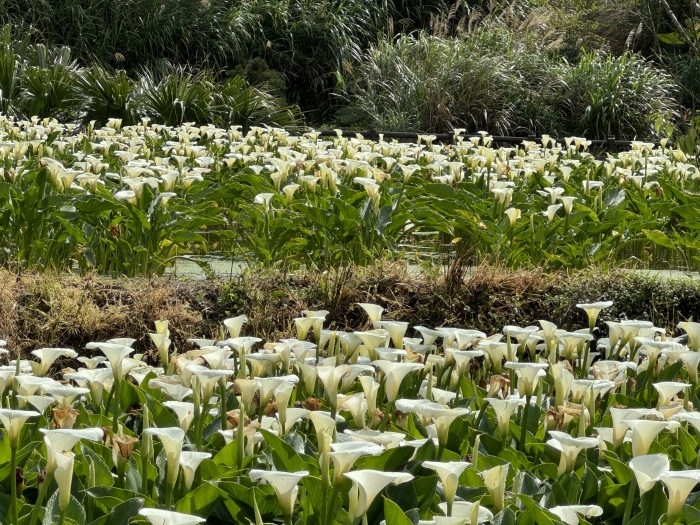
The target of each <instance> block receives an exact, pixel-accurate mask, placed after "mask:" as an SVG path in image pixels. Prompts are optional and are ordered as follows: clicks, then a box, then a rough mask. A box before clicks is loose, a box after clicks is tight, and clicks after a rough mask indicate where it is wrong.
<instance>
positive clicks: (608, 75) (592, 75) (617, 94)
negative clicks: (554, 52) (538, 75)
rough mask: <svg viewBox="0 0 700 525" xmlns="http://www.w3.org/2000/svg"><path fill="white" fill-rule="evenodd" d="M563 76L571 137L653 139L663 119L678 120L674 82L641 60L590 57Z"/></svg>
mask: <svg viewBox="0 0 700 525" xmlns="http://www.w3.org/2000/svg"><path fill="white" fill-rule="evenodd" d="M560 74H561V76H562V78H563V81H564V85H565V86H566V88H565V89H564V90H563V91H562V92H561V93H560V97H561V98H560V103H561V105H562V107H564V108H566V116H567V122H569V123H570V125H571V128H570V129H569V130H568V131H569V133H571V134H574V135H579V136H585V137H588V138H592V139H596V138H605V137H609V136H615V137H618V138H640V139H641V138H650V137H653V136H654V127H653V124H654V121H655V120H656V118H657V117H658V116H659V115H664V116H667V115H675V114H676V113H677V110H676V102H675V100H674V99H673V95H674V89H675V86H674V84H673V82H672V80H671V77H670V76H669V75H668V74H666V73H664V72H663V71H662V70H660V69H659V68H657V67H654V66H653V65H652V64H650V63H649V62H647V61H646V60H644V59H643V58H642V57H640V56H638V55H634V54H631V53H625V54H624V55H622V56H620V57H612V56H608V55H602V54H600V53H592V52H591V53H585V54H584V55H583V56H582V57H581V60H579V62H578V63H577V64H575V65H573V66H571V65H569V64H567V63H564V64H563V65H562V66H561V67H560Z"/></svg>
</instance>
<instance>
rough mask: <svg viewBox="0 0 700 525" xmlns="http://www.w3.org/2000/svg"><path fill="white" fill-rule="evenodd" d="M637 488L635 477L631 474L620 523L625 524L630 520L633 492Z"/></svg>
mask: <svg viewBox="0 0 700 525" xmlns="http://www.w3.org/2000/svg"><path fill="white" fill-rule="evenodd" d="M636 490H637V478H636V477H635V476H632V479H631V480H630V489H629V492H628V493H627V503H626V504H625V514H624V516H623V518H622V525H627V523H628V522H629V520H630V514H631V513H632V502H633V501H634V493H635V491H636Z"/></svg>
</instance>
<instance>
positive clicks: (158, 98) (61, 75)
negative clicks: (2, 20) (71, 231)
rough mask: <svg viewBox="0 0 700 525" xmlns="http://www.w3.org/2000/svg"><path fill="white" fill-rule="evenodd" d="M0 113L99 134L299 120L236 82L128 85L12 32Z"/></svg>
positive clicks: (161, 74)
mask: <svg viewBox="0 0 700 525" xmlns="http://www.w3.org/2000/svg"><path fill="white" fill-rule="evenodd" d="M0 113H2V114H3V115H5V116H12V117H17V118H23V119H30V118H40V119H43V118H49V117H51V118H56V119H58V120H60V121H61V122H68V123H73V124H77V123H79V122H82V123H88V122H91V121H95V122H96V123H97V124H98V125H99V126H102V125H105V124H106V123H107V122H108V121H109V119H111V118H114V119H120V120H121V121H122V122H123V123H124V125H131V124H135V123H138V122H139V121H140V120H141V118H149V119H151V120H152V121H153V122H158V123H162V124H168V125H179V124H182V123H183V122H195V123H198V124H209V123H212V122H213V123H216V124H218V125H220V126H224V127H228V126H231V125H240V126H243V127H244V128H245V129H246V130H247V129H248V128H249V127H250V126H251V125H262V124H274V125H278V126H285V125H290V124H294V123H296V122H298V121H299V119H300V113H299V110H298V108H296V107H295V106H287V105H285V104H284V103H282V102H281V101H280V100H279V99H278V98H276V97H275V96H273V95H272V94H270V93H267V92H265V91H264V90H261V89H259V88H256V87H253V86H251V85H249V84H248V82H247V81H246V80H245V79H244V78H243V77H241V76H233V77H231V78H228V79H225V80H222V81H216V80H215V79H214V76H213V75H212V74H211V73H208V72H206V71H205V72H202V73H199V74H194V73H191V72H188V71H187V70H185V69H184V68H181V67H172V66H168V65H165V66H163V67H160V68H152V69H148V68H142V69H141V70H140V72H139V73H138V74H137V75H136V76H135V79H132V77H130V76H128V75H127V73H126V72H125V71H124V70H112V69H110V68H108V67H105V66H102V65H100V64H94V65H91V66H89V67H83V66H81V65H80V64H79V63H78V62H77V61H76V60H75V59H74V58H73V56H72V52H71V49H70V48H69V47H51V46H47V45H45V44H33V43H32V42H31V40H30V37H29V35H25V37H24V38H23V39H21V40H17V39H14V38H13V36H12V31H11V28H10V26H4V28H3V31H2V34H1V35H0Z"/></svg>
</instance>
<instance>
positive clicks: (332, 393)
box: [316, 365, 350, 410]
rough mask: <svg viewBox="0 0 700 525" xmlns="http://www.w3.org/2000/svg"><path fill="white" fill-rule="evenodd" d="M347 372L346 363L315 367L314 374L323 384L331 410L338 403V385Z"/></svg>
mask: <svg viewBox="0 0 700 525" xmlns="http://www.w3.org/2000/svg"><path fill="white" fill-rule="evenodd" d="M349 374H350V367H349V366H348V365H340V366H317V367H316V375H317V376H318V378H319V379H320V380H321V383H322V384H323V389H324V390H325V392H326V395H327V396H328V401H329V402H330V404H331V407H333V410H335V409H336V408H337V405H338V387H339V386H340V381H341V380H342V379H343V377H345V376H346V375H349Z"/></svg>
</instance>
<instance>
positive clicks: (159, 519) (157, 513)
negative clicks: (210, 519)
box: [139, 508, 206, 525]
mask: <svg viewBox="0 0 700 525" xmlns="http://www.w3.org/2000/svg"><path fill="white" fill-rule="evenodd" d="M139 516H143V517H144V518H146V519H147V520H148V521H149V522H151V525H197V524H199V523H202V522H204V521H206V520H205V519H204V518H200V517H199V516H192V515H191V514H184V513H182V512H173V511H170V510H162V509H151V508H145V509H141V510H139Z"/></svg>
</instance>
